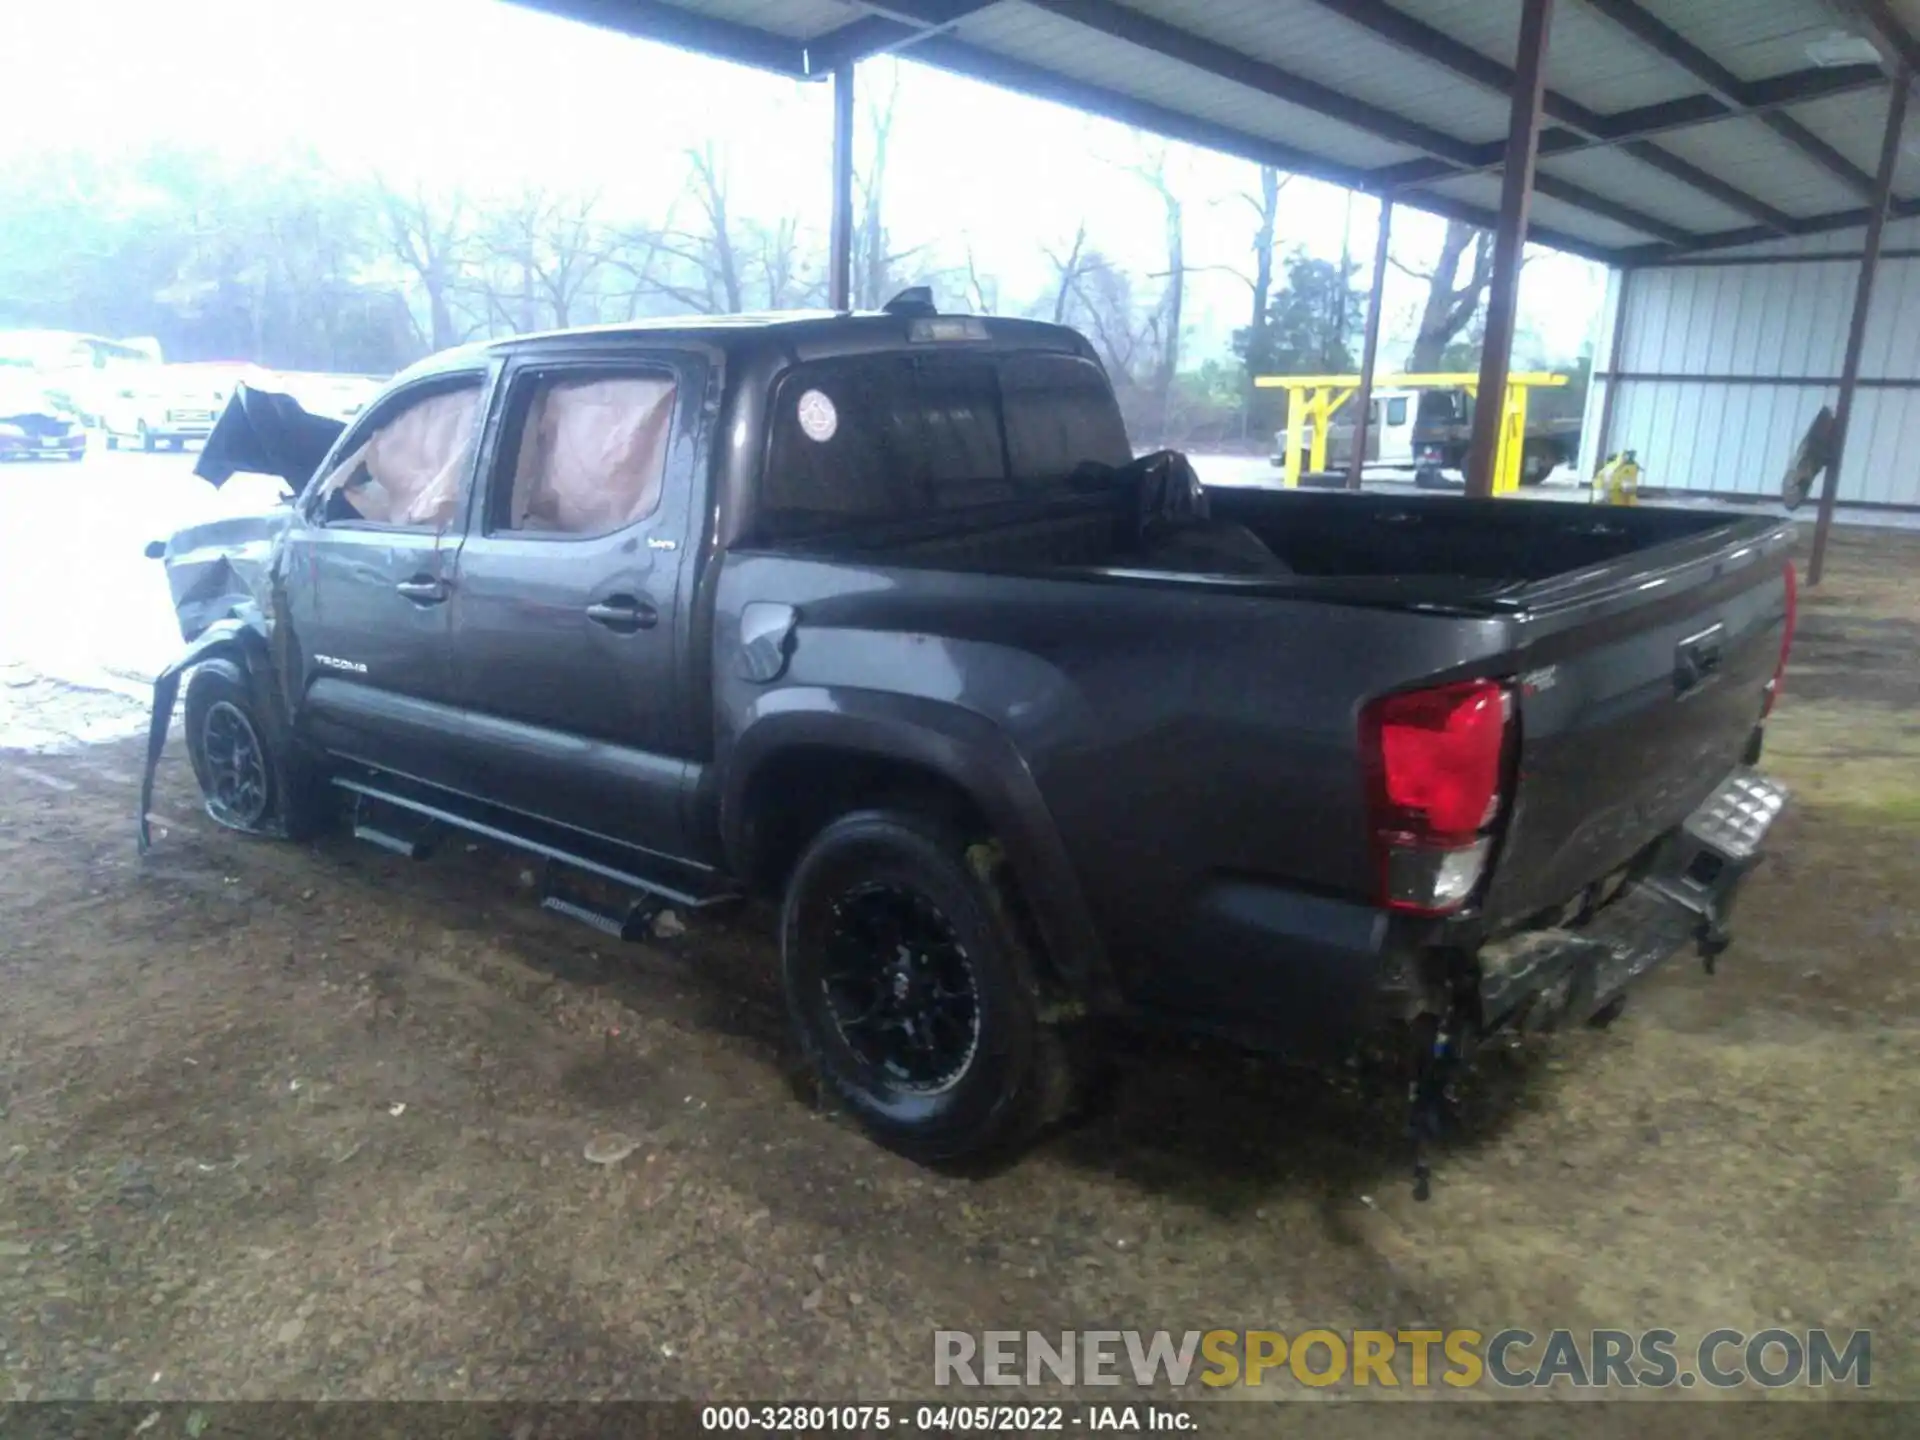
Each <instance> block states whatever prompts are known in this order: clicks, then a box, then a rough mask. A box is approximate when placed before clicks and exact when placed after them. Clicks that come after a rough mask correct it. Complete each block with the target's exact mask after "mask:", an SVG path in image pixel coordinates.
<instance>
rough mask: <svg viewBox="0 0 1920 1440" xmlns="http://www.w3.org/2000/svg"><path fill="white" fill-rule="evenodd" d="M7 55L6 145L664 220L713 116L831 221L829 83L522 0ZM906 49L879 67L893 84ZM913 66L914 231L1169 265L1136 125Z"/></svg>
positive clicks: (1191, 199) (376, 4)
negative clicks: (363, 180) (297, 147)
mask: <svg viewBox="0 0 1920 1440" xmlns="http://www.w3.org/2000/svg"><path fill="white" fill-rule="evenodd" d="M0 55H6V56H8V57H10V59H9V60H8V62H7V64H6V66H5V71H4V77H5V78H4V80H0V152H4V151H7V150H13V151H18V150H22V149H26V150H34V149H42V150H43V149H47V148H50V147H64V146H71V145H78V146H82V147H85V148H90V149H96V150H100V151H103V152H109V153H110V152H112V151H115V150H121V149H125V148H127V147H128V146H129V145H133V144H140V143H143V142H147V141H151V140H173V141H180V142H185V143H190V144H195V145H211V146H217V147H220V148H222V149H225V150H227V151H229V152H232V153H235V154H242V155H244V154H249V153H270V152H272V151H274V150H278V149H282V148H284V147H285V146H287V145H288V144H290V143H300V144H309V145H312V146H313V147H314V148H315V149H316V150H318V151H319V152H320V154H321V155H322V156H323V157H325V158H326V159H327V160H328V161H329V162H330V163H332V164H335V165H338V166H340V167H341V168H343V169H367V168H372V169H378V170H380V171H381V172H383V173H385V174H388V175H390V176H395V177H410V176H414V175H423V176H429V177H437V178H438V179H440V180H442V181H445V182H448V183H458V184H460V185H463V186H465V187H468V188H470V189H485V188H489V187H492V186H500V187H503V188H512V187H513V186H514V185H515V184H517V183H519V182H520V181H522V180H523V179H526V178H538V179H541V180H543V181H545V182H547V183H548V184H552V185H566V186H580V187H584V188H588V189H598V190H600V191H602V192H603V193H605V194H606V195H607V196H608V197H609V198H610V199H614V198H617V199H619V200H620V201H621V202H622V203H626V204H631V205H634V206H637V207H640V208H642V209H643V210H647V211H651V212H652V214H653V215H654V216H655V217H656V218H657V217H658V216H659V215H660V214H662V213H664V211H665V209H666V207H667V205H668V204H669V203H671V201H672V199H673V198H674V196H675V195H676V194H678V192H679V190H680V186H681V178H682V175H683V173H684V165H683V161H682V158H681V156H682V153H683V152H684V150H685V149H686V148H687V147H688V146H689V145H692V144H695V143H700V142H703V141H706V140H708V139H713V140H717V141H718V142H719V143H720V144H721V145H722V146H723V148H724V152H725V154H726V157H727V161H728V164H729V166H730V169H731V173H732V180H733V188H734V201H733V203H734V204H735V206H736V207H737V208H738V209H740V210H741V211H742V212H743V213H746V214H751V215H754V216H760V217H767V218H771V217H775V216H783V215H794V216H798V217H800V218H801V219H802V220H803V221H804V222H805V223H807V224H809V225H812V226H816V227H818V228H819V229H821V230H824V228H825V225H826V216H827V205H828V199H827V188H828V183H829V175H828V155H829V151H830V145H831V123H832V122H831V113H830V112H831V98H830V91H829V88H828V86H827V85H825V84H806V83H802V82H797V81H788V80H783V79H780V78H778V77H775V76H772V75H768V74H764V73H761V72H758V71H752V70H747V69H743V68H740V67H736V66H732V65H727V64H723V63H721V62H718V61H713V60H708V59H704V58H701V57H698V56H692V55H687V54H684V53H682V52H679V51H675V50H671V49H668V48H666V47H663V46H659V45H654V44H651V43H648V42H644V41H639V40H633V39H629V38H626V37H622V36H615V35H610V34H607V33H605V32H602V31H596V30H592V29H589V28H587V27H584V26H580V25H575V24H572V23H570V22H567V21H562V20H557V19H554V18H551V17H549V16H546V15H541V14H537V13H534V12H531V11H527V10H523V9H520V8H518V7H516V6H513V5H510V4H505V3H501V0H274V3H271V4H264V3H261V0H168V3H149V0H0ZM27 57H31V63H21V62H22V61H23V60H24V59H26V58H27ZM891 63H892V62H880V64H879V66H878V67H876V66H874V65H866V66H863V67H862V68H861V72H860V73H861V80H862V82H863V83H864V84H865V85H866V87H867V88H868V89H869V90H872V89H873V88H875V87H877V86H878V85H879V84H881V83H884V82H885V81H886V79H887V78H888V77H887V74H886V67H887V66H890V65H891ZM900 82H901V83H900V98H899V103H898V109H897V111H896V119H895V127H894V145H893V149H892V152H891V156H890V162H889V167H888V183H887V190H886V209H887V224H888V228H889V230H890V232H891V235H892V237H893V241H894V244H895V246H896V248H899V247H904V246H908V245H915V244H922V243H929V244H934V245H937V246H938V247H939V248H940V252H941V254H942V258H943V259H945V260H949V261H953V260H958V259H960V258H962V257H963V256H964V251H965V247H966V245H967V244H969V243H970V244H971V245H972V247H973V250H974V253H975V256H976V259H977V262H978V264H979V266H980V268H981V269H982V270H983V271H986V272H988V273H990V274H993V275H995V276H997V277H998V278H999V279H1000V281H1001V285H1002V293H1003V294H1004V295H1006V296H1008V297H1009V298H1010V299H1014V300H1018V299H1023V298H1025V297H1026V296H1028V295H1031V294H1033V293H1036V292H1038V291H1039V290H1041V289H1042V288H1043V287H1044V286H1045V284H1046V281H1047V274H1048V271H1047V264H1046V261H1045V260H1044V258H1043V256H1042V254H1041V248H1042V247H1049V246H1050V247H1058V246H1060V245H1061V243H1062V242H1063V241H1066V240H1068V239H1070V237H1071V236H1072V234H1073V232H1074V230H1075V228H1076V226H1077V225H1078V224H1079V222H1080V221H1081V220H1082V219H1084V220H1085V221H1086V222H1087V226H1088V232H1089V237H1090V240H1091V242H1092V243H1093V244H1095V245H1096V246H1097V247H1098V248H1099V249H1101V250H1102V251H1104V252H1105V253H1107V254H1108V255H1109V256H1111V257H1113V258H1114V259H1116V260H1118V261H1120V262H1122V263H1123V264H1125V265H1126V266H1127V267H1128V268H1130V269H1132V270H1133V271H1134V272H1136V273H1137V274H1143V275H1144V274H1146V273H1149V272H1152V271H1154V270H1157V269H1163V268H1164V265H1165V250H1164V243H1165V242H1164V238H1163V227H1162V219H1161V214H1160V209H1159V202H1158V201H1157V199H1156V198H1155V197H1154V196H1153V195H1152V193H1151V192H1150V191H1148V190H1147V189H1146V188H1145V186H1144V185H1142V184H1141V182H1140V181H1139V180H1138V179H1136V178H1135V177H1133V176H1132V175H1131V174H1129V173H1128V171H1127V169H1126V168H1125V167H1126V165H1127V164H1128V163H1129V162H1130V161H1131V160H1133V159H1135V158H1136V157H1137V154H1138V144H1137V141H1136V140H1135V139H1134V138H1133V136H1132V135H1131V133H1130V132H1129V131H1127V130H1126V129H1124V128H1123V127H1121V126H1118V125H1115V124H1112V123H1110V122H1107V121H1103V120H1097V119H1092V118H1089V117H1087V116H1083V115H1080V114H1077V113H1075V112H1073V111H1070V110H1067V109H1065V108H1063V107H1060V106H1056V105H1051V104H1046V103H1043V102H1040V101H1035V100H1029V99H1026V98H1024V97H1021V96H1016V95H1012V94H1009V93H1007V92H1004V91H1000V90H996V89H994V88H992V87H990V86H985V85H981V84H979V83H977V82H974V81H970V80H964V79H960V78H958V77H954V76H949V75H946V74H943V73H942V72H940V71H937V70H932V69H928V68H924V67H920V66H914V65H903V66H901V67H900ZM1173 154H1174V156H1175V165H1176V168H1177V173H1178V174H1179V175H1180V176H1181V190H1182V193H1183V195H1184V197H1185V199H1186V217H1187V242H1186V243H1187V252H1188V263H1189V264H1190V265H1192V266H1196V267H1220V268H1219V269H1217V270H1215V269H1211V268H1202V269H1201V270H1200V271H1199V273H1197V274H1196V275H1195V276H1194V281H1193V289H1192V291H1191V292H1190V299H1189V302H1188V317H1189V322H1190V325H1191V331H1190V339H1189V354H1190V357H1191V358H1193V359H1196V360H1197V359H1199V358H1204V357H1205V356H1206V355H1208V354H1213V353H1220V352H1222V351H1223V350H1224V347H1225V345H1226V343H1227V336H1228V335H1229V334H1230V333H1231V331H1232V329H1233V328H1234V327H1235V326H1238V325H1244V324H1245V323H1246V309H1247V304H1248V302H1247V290H1246V288H1245V286H1244V284H1243V283H1242V282H1241V281H1240V280H1238V279H1237V278H1235V276H1234V274H1232V273H1228V272H1229V270H1231V271H1244V270H1246V269H1247V267H1248V251H1249V246H1250V240H1251V234H1252V221H1253V212H1252V211H1251V210H1250V209H1249V208H1248V206H1247V205H1246V203H1245V202H1244V201H1243V200H1241V199H1240V198H1239V196H1240V195H1241V194H1242V193H1244V192H1246V191H1249V190H1252V189H1253V188H1254V187H1255V183H1256V182H1255V171H1254V167H1253V166H1252V165H1251V164H1249V163H1248V162H1246V161H1243V160H1235V159H1229V158H1227V157H1223V156H1218V155H1213V154H1209V153H1206V152H1202V151H1198V150H1194V149H1192V148H1191V147H1186V146H1175V147H1173ZM0 159H4V154H3V153H0ZM1282 204H1283V211H1284V213H1283V218H1282V239H1283V241H1289V242H1292V241H1297V242H1299V243H1301V244H1303V245H1305V246H1306V247H1307V248H1308V249H1309V250H1311V251H1313V252H1315V253H1317V254H1321V255H1324V256H1327V257H1329V258H1331V257H1333V256H1336V255H1338V254H1339V252H1340V248H1341V243H1342V235H1343V232H1345V233H1350V235H1351V245H1352V250H1353V254H1354V256H1355V258H1356V259H1357V260H1358V261H1360V262H1361V264H1362V265H1363V266H1364V265H1366V264H1367V263H1368V262H1369V259H1370V256H1371V253H1372V248H1373V236H1374V227H1375V223H1376V216H1377V213H1378V212H1377V210H1376V208H1375V202H1374V201H1373V200H1372V199H1370V198H1366V197H1357V198H1356V197H1349V196H1348V195H1347V193H1346V192H1344V191H1341V190H1338V189H1336V188H1334V187H1331V186H1327V185H1322V184H1320V183H1318V182H1315V181H1310V180H1304V179H1296V180H1294V181H1292V182H1291V184H1290V185H1289V186H1288V188H1287V190H1286V192H1285V193H1284V195H1283V197H1282ZM0 219H3V217H0ZM1443 228H1444V227H1443V224H1442V222H1440V221H1437V220H1434V219H1431V218H1430V217H1426V216H1421V215H1418V214H1416V213H1413V212H1409V211H1407V210H1405V209H1402V210H1401V211H1400V212H1399V213H1398V214H1397V215H1396V217H1395V242H1394V254H1395V255H1396V257H1400V258H1403V259H1405V260H1406V261H1408V262H1409V263H1411V264H1414V265H1416V266H1423V265H1424V264H1425V263H1426V262H1427V261H1428V259H1429V258H1430V257H1431V256H1432V254H1433V253H1434V251H1435V249H1436V248H1437V246H1438V242H1439V236H1440V233H1441V231H1442V229H1443ZM1362 274H1363V283H1364V274H1365V272H1364V270H1363V272H1362ZM1390 275H1391V279H1390V284H1389V288H1388V309H1387V328H1388V340H1387V344H1386V348H1385V350H1384V353H1383V359H1384V360H1386V361H1387V362H1389V363H1397V362H1398V361H1399V360H1400V359H1401V358H1402V357H1403V355H1404V351H1405V345H1406V343H1407V342H1408V341H1409V340H1410V338H1411V329H1412V325H1411V321H1412V313H1413V308H1414V306H1415V304H1416V303H1417V300H1418V298H1419V296H1420V293H1421V287H1420V285H1419V283H1418V282H1416V281H1413V280H1411V279H1409V278H1408V277H1406V276H1404V275H1401V274H1399V273H1398V272H1397V271H1395V272H1390ZM1604 287H1605V275H1604V272H1603V271H1602V270H1601V268H1600V267H1598V266H1596V265H1592V264H1590V263H1588V262H1586V261H1583V260H1578V259H1575V258H1574V257H1571V256H1562V255H1542V256H1540V257H1539V258H1537V259H1536V260H1535V261H1534V262H1533V263H1532V264H1530V265H1529V266H1528V267H1527V270H1526V272H1525V277H1524V283H1523V287H1522V297H1521V304H1522V326H1523V328H1524V329H1525V330H1527V331H1529V332H1531V333H1532V334H1533V335H1534V336H1536V337H1537V338H1538V341H1539V342H1540V343H1542V344H1543V345H1544V346H1545V348H1546V350H1547V352H1548V354H1549V355H1551V356H1553V357H1556V358H1560V359H1565V358H1570V357H1571V356H1572V355H1573V354H1575V353H1576V352H1577V351H1578V349H1579V347H1580V345H1581V343H1582V341H1583V340H1585V339H1586V338H1587V336H1588V333H1589V331H1590V329H1591V327H1592V323H1593V320H1594V317H1595V315H1596V313H1597V311H1598V308H1599V305H1600V302H1601V299H1602V297H1603V293H1604Z"/></svg>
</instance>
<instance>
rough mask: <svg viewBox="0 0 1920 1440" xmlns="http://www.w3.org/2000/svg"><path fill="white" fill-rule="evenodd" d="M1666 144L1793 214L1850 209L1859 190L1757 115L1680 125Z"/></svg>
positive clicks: (1856, 201) (1858, 201)
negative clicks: (1701, 123) (1782, 136)
mask: <svg viewBox="0 0 1920 1440" xmlns="http://www.w3.org/2000/svg"><path fill="white" fill-rule="evenodd" d="M1661 143H1662V144H1663V145H1664V146H1665V147H1666V148H1667V149H1668V150H1670V151H1672V152H1673V153H1674V154H1675V155H1678V156H1680V157H1681V159H1683V160H1690V161H1692V162H1693V163H1694V164H1695V165H1698V166H1699V167H1700V168H1701V169H1702V170H1705V171H1707V172H1708V173H1709V174H1711V175H1714V176H1716V177H1718V178H1719V179H1721V180H1725V181H1727V182H1728V183H1730V184H1732V185H1735V186H1738V187H1739V188H1740V189H1742V190H1745V191H1746V192H1747V193H1749V194H1751V195H1753V196H1754V197H1756V198H1757V199H1760V200H1763V201H1765V202H1766V203H1767V204H1769V205H1772V206H1773V207H1774V208H1776V209H1779V210H1784V211H1786V212H1787V213H1788V214H1789V215H1811V214H1820V213H1823V212H1826V211H1834V210H1850V209H1853V208H1855V207H1857V206H1858V205H1860V204H1861V198H1860V195H1859V194H1858V192H1856V191H1855V190H1853V189H1852V188H1851V187H1850V186H1848V185H1847V184H1845V183H1844V182H1843V181H1841V180H1840V179H1839V178H1838V177H1837V176H1835V175H1833V174H1832V173H1830V172H1829V171H1826V170H1823V169H1821V168H1820V166H1819V165H1818V164H1817V163H1816V162H1815V161H1813V160H1812V159H1810V158H1809V157H1808V156H1806V155H1803V154H1801V152H1800V151H1798V150H1796V149H1794V148H1793V146H1791V145H1789V144H1788V143H1787V142H1786V141H1785V140H1782V139H1781V138H1780V137H1779V136H1778V135H1776V134H1774V133H1773V131H1771V130H1769V129H1767V127H1766V126H1764V125H1762V124H1761V123H1760V122H1759V121H1758V120H1754V119H1747V118H1740V119H1733V120H1720V121H1716V122H1715V123H1714V124H1711V125H1700V126H1696V127H1694V128H1693V129H1690V130H1676V131H1674V132H1673V133H1672V134H1670V135H1665V136H1662V137H1661Z"/></svg>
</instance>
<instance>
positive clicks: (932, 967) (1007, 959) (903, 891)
mask: <svg viewBox="0 0 1920 1440" xmlns="http://www.w3.org/2000/svg"><path fill="white" fill-rule="evenodd" d="M997 853H998V851H997V847H995V846H992V845H991V844H987V843H976V844H973V845H969V843H968V840H967V838H966V837H965V836H964V835H963V834H962V833H961V831H960V830H959V829H958V828H957V827H955V826H954V825H952V824H950V823H948V822H947V821H946V820H944V819H940V818H936V817H935V816H933V815H932V814H927V813H921V812H919V811H916V810H904V809H899V810H896V809H888V810H861V811H856V812H854V813H852V814H849V815H845V816H842V817H841V818H840V819H838V820H836V821H834V822H833V823H832V824H830V825H828V826H827V827H826V828H825V829H824V830H822V831H821V832H820V833H819V834H818V835H817V836H815V837H814V839H813V841H812V842H811V843H810V844H809V845H808V846H807V848H806V851H805V853H804V854H802V856H801V857H800V861H799V863H798V865H796V866H795V868H794V871H793V875H792V878H791V880H790V881H789V882H788V885H787V892H786V900H785V903H784V905H783V906H782V909H781V917H780V921H781V923H780V953H781V968H782V975H783V978H784V981H785V987H786V994H787V1005H788V1010H789V1013H790V1014H791V1016H792V1020H793V1024H794V1028H795V1030H796V1031H797V1032H798V1035H799V1038H800V1043H801V1047H802V1049H803V1050H804V1051H805V1053H806V1056H807V1059H808V1060H809V1062H810V1063H811V1064H812V1066H813V1068H814V1070H815V1072H816V1073H817V1074H818V1076H819V1078H820V1083H821V1086H822V1089H823V1090H824V1091H825V1092H826V1093H828V1094H830V1095H831V1096H832V1097H833V1098H835V1099H836V1100H837V1101H839V1102H840V1103H841V1104H842V1105H843V1106H845V1108H846V1109H847V1110H848V1111H850V1112H851V1113H852V1115H853V1117H854V1118H855V1119H856V1120H858V1121H859V1123H860V1125H861V1126H862V1128H864V1129H865V1130H866V1131H867V1132H868V1133H869V1134H871V1135H872V1136H873V1137H874V1138H875V1139H876V1140H878V1141H879V1142H880V1143H881V1144H883V1145H885V1146H887V1147H888V1148H889V1149H892V1150H895V1151H898V1152H899V1153H900V1154H903V1155H905V1156H907V1157H909V1158H910V1159H914V1160H918V1161H921V1162H922V1163H929V1164H937V1163H942V1162H951V1161H958V1160H963V1159H974V1158H981V1157H985V1156H987V1155H990V1154H996V1153H1001V1152H1005V1151H1009V1150H1012V1149H1015V1148H1017V1147H1018V1146H1019V1145H1021V1144H1022V1143H1023V1142H1025V1141H1026V1140H1028V1139H1030V1138H1031V1137H1032V1136H1033V1135H1034V1133H1035V1132H1036V1131H1037V1130H1038V1129H1039V1128H1040V1126H1041V1125H1043V1124H1044V1123H1046V1122H1047V1121H1048V1120H1050V1119H1053V1118H1055V1117H1056V1116H1058V1115H1059V1114H1061V1113H1064V1111H1065V1110H1066V1109H1067V1105H1068V1101H1069V1099H1070V1095H1071V1091H1072V1085H1071V1075H1070V1073H1069V1067H1068V1061H1067V1058H1066V1057H1067V1054H1068V1052H1067V1049H1066V1047H1065V1046H1064V1045H1063V1043H1062V1037H1060V1035H1059V1034H1058V1033H1057V1031H1056V1030H1055V1029H1054V1028H1053V1027H1051V1026H1049V1025H1047V1024H1045V1023H1043V1021H1042V1019H1041V1014H1040V1011H1041V994H1040V989H1039V985H1038V982H1037V973H1036V967H1035V965H1034V962H1033V959H1032V957H1031V955H1030V952H1029V950H1028V948H1027V946H1026V944H1025V942H1024V941H1023V939H1022V938H1021V935H1020V933H1019V928H1018V925H1017V923H1016V921H1015V918H1014V915H1013V913H1012V912H1011V910H1010V908H1009V905H1008V899H1009V897H1008V895H1007V894H1006V892H1005V888H1004V886H1003V885H1002V884H1001V883H1000V881H999V879H998V876H997V871H998V865H997V862H996V861H995V859H994V858H993V857H995V856H997Z"/></svg>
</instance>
